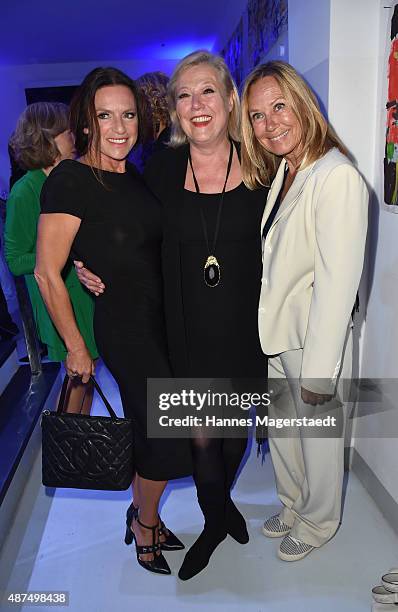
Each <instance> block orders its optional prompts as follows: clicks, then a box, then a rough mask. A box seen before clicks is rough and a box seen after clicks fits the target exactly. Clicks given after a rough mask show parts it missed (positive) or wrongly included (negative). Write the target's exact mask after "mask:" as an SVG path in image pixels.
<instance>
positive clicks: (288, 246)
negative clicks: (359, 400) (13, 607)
mask: <svg viewBox="0 0 398 612" xmlns="http://www.w3.org/2000/svg"><path fill="white" fill-rule="evenodd" d="M242 133H243V142H242V162H243V165H242V167H243V178H244V181H245V183H246V185H247V186H248V187H249V188H250V189H256V188H257V187H258V186H259V185H270V184H271V183H272V184H271V189H270V192H269V195H268V200H267V204H266V206H265V211H264V215H263V219H262V223H261V232H262V251H263V273H262V285H261V296H260V305H259V315H258V320H259V332H260V340H261V345H262V349H263V351H264V353H265V354H267V355H269V356H270V357H269V370H268V372H269V377H270V379H271V380H272V379H273V378H275V379H280V380H282V381H283V380H285V379H289V380H288V382H289V385H286V384H285V385H284V389H285V390H286V392H285V393H283V397H282V400H283V401H281V402H279V401H275V402H273V403H272V405H271V407H270V416H272V417H278V416H285V415H289V416H291V417H299V418H302V417H305V416H307V415H309V416H310V417H314V416H315V415H316V414H318V413H323V412H326V411H327V410H331V411H332V412H331V414H332V415H334V416H335V417H336V419H338V421H339V422H340V424H341V431H340V432H339V433H340V435H339V433H337V435H336V432H334V431H333V428H331V429H332V431H331V429H330V428H329V429H328V430H326V429H325V430H324V431H322V432H321V433H318V434H317V433H315V432H306V431H304V430H305V428H301V429H300V430H299V431H297V430H296V431H295V433H294V435H293V436H292V437H290V436H289V437H286V436H279V437H278V436H276V435H275V434H274V432H273V429H272V428H270V429H269V445H270V451H271V457H272V462H273V465H274V469H275V476H276V485H277V490H278V495H279V499H280V501H281V503H282V510H281V512H280V513H279V514H278V515H276V516H273V517H271V518H269V519H268V520H266V521H265V523H264V527H263V533H264V535H266V536H268V537H283V540H282V543H281V545H280V547H279V551H278V554H279V557H280V558H281V559H282V560H284V561H298V560H300V559H303V558H304V557H305V556H307V555H308V554H309V553H311V552H312V551H313V550H314V549H315V548H319V547H320V546H322V545H323V544H325V543H326V542H328V541H329V540H330V538H331V537H332V536H333V535H334V533H335V532H336V530H337V528H338V525H339V521H340V516H341V496H342V484H343V473H344V422H345V418H346V414H345V407H344V405H343V404H342V403H341V401H340V397H341V395H340V393H341V384H339V379H340V381H341V382H343V381H344V379H350V377H351V369H352V318H351V313H352V310H353V305H354V303H355V301H356V295H357V290H358V285H359V282H360V278H361V273H362V268H363V263H364V251H365V241H366V233H367V222H368V191H367V188H366V185H365V182H364V181H363V179H362V178H361V176H360V174H359V172H358V171H357V170H356V168H355V167H354V166H353V164H352V163H351V161H350V160H349V159H348V157H347V151H346V148H345V147H344V145H343V144H342V142H341V141H340V140H339V138H338V137H337V135H336V134H335V132H334V131H333V129H332V128H331V126H330V125H329V124H328V123H327V121H326V120H325V118H324V117H323V116H322V114H321V111H320V109H319V106H318V103H317V100H316V97H315V95H314V93H313V92H312V91H311V89H310V88H309V87H308V85H307V84H306V83H305V81H304V80H303V79H302V78H301V77H300V75H299V74H298V73H297V72H296V71H295V70H294V68H293V67H292V66H290V65H289V64H286V63H284V62H269V63H267V64H264V65H261V66H258V67H257V68H256V69H255V70H254V71H253V72H252V73H251V74H250V75H249V76H248V78H247V80H246V82H245V85H244V90H243V95H242ZM331 436H333V437H331Z"/></svg>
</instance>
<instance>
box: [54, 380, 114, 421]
mask: <svg viewBox="0 0 398 612" xmlns="http://www.w3.org/2000/svg"><path fill="white" fill-rule="evenodd" d="M69 380H70V378H69V376H68V375H67V374H66V375H65V378H64V382H63V383H62V388H61V394H60V396H59V402H58V407H57V414H62V413H63V412H64V404H65V397H66V391H67V389H68V382H69ZM90 380H91V382H92V384H93V385H94V389H95V390H96V391H97V393H98V395H99V396H100V398H101V399H102V401H103V402H104V404H105V407H106V409H107V411H108V412H109V414H110V416H111V417H112V419H117V418H118V416H117V414H116V412H115V411H114V410H113V408H112V406H111V405H110V403H109V402H108V400H107V399H106V397H105V395H104V394H103V392H102V389H101V387H100V386H99V384H98V383H97V381H96V380H95V378H94V376H90Z"/></svg>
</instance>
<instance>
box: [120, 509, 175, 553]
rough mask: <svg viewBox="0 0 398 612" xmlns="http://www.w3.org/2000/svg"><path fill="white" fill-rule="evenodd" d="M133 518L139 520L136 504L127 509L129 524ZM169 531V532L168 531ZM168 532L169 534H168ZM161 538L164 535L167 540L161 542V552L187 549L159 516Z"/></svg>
mask: <svg viewBox="0 0 398 612" xmlns="http://www.w3.org/2000/svg"><path fill="white" fill-rule="evenodd" d="M133 518H138V508H136V507H135V506H134V504H133V503H132V504H130V506H129V507H128V508H127V512H126V520H127V522H128V524H131V522H132V520H133ZM166 530H167V531H166ZM167 532H168V533H167ZM158 533H159V537H160V536H162V535H164V536H165V538H166V539H165V540H164V541H163V542H159V546H160V550H166V551H167V550H169V551H171V550H183V549H184V548H185V546H184V544H183V543H182V542H181V540H179V539H178V538H177V536H176V535H175V534H174V533H173V532H172V531H170V529H168V528H167V527H166V525H165V524H164V523H163V521H162V519H161V518H160V516H159V531H158Z"/></svg>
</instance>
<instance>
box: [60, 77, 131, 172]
mask: <svg viewBox="0 0 398 612" xmlns="http://www.w3.org/2000/svg"><path fill="white" fill-rule="evenodd" d="M109 85H124V86H125V87H128V88H129V89H130V91H131V92H132V94H133V96H134V98H135V102H136V105H137V117H138V139H137V143H138V142H140V141H141V127H140V126H141V124H142V117H143V112H142V98H141V94H140V92H139V90H138V88H137V86H136V84H135V82H134V81H133V80H132V79H131V78H130V77H129V76H128V75H127V74H124V72H122V71H121V70H118V69H117V68H94V70H92V71H91V72H89V73H88V75H87V76H86V77H85V78H84V80H83V82H82V84H81V85H80V86H79V88H78V89H77V91H76V92H75V94H74V96H73V99H72V102H71V106H70V127H71V130H72V132H73V133H74V135H75V139H76V141H75V146H76V150H77V152H78V153H79V155H80V156H82V155H87V157H88V161H89V162H90V164H91V163H93V164H94V163H97V162H96V161H95V160H97V161H98V160H100V158H101V157H100V136H99V125H98V119H97V114H96V112H95V94H96V93H97V91H98V90H99V89H101V88H102V87H107V86H109ZM85 128H87V129H88V134H85V132H84V129H85Z"/></svg>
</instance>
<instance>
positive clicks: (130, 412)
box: [41, 160, 192, 480]
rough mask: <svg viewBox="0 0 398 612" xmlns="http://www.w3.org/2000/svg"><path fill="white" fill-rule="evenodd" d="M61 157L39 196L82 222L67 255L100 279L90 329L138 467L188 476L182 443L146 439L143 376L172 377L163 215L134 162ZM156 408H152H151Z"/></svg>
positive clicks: (47, 209)
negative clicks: (126, 420)
mask: <svg viewBox="0 0 398 612" xmlns="http://www.w3.org/2000/svg"><path fill="white" fill-rule="evenodd" d="M102 177H103V180H104V185H102V184H101V183H100V182H99V181H98V180H97V178H96V176H95V175H94V172H93V170H92V169H91V168H90V167H89V166H87V165H85V164H81V163H79V162H76V161H72V160H65V161H63V162H61V163H60V164H59V165H58V166H57V167H56V168H55V169H54V170H53V171H52V172H51V175H50V176H49V178H48V179H47V181H46V183H45V185H44V188H43V190H42V195H41V206H42V213H57V212H58V213H67V214H70V215H73V216H76V217H78V218H79V219H81V221H82V222H81V225H80V228H79V230H78V232H77V234H76V237H75V240H74V242H73V245H72V249H71V257H72V258H73V259H78V260H81V261H83V262H84V264H85V265H86V266H87V268H89V269H90V270H93V271H94V272H95V273H96V274H98V276H100V278H101V279H102V280H103V282H104V283H105V286H106V290H105V292H104V293H103V294H102V295H100V296H99V297H98V298H97V299H96V304H95V315H94V333H95V338H96V342H97V346H98V350H99V353H100V355H101V357H102V358H103V360H104V362H105V364H106V366H107V367H108V368H109V370H110V371H111V373H112V375H113V376H114V378H115V380H116V382H117V383H118V385H119V390H120V395H121V399H122V404H123V410H124V413H125V416H127V417H130V418H132V419H133V423H134V441H135V455H136V464H137V472H138V473H139V474H140V476H143V477H144V478H148V479H150V480H169V479H171V478H179V477H182V476H186V475H188V474H190V473H192V468H191V453H190V450H189V444H188V441H187V440H183V439H180V440H170V439H151V438H147V436H146V429H147V406H146V403H147V402H146V379H147V377H151V378H170V377H171V376H172V373H171V368H170V364H169V359H168V350H167V342H166V332H165V321H164V310H163V284H162V274H161V261H160V255H161V240H162V226H161V212H160V207H159V204H158V202H157V201H156V199H155V198H154V197H153V196H152V195H151V193H150V192H149V191H148V189H147V188H146V186H145V184H144V183H143V181H142V179H141V178H140V176H139V175H138V173H137V171H136V170H135V169H134V167H133V166H131V165H127V171H126V172H125V173H123V174H119V173H114V172H103V173H102ZM157 409H158V408H157V407H156V406H154V407H153V410H157Z"/></svg>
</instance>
